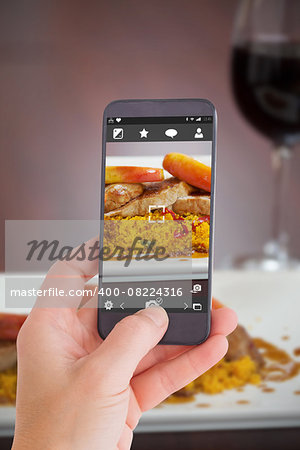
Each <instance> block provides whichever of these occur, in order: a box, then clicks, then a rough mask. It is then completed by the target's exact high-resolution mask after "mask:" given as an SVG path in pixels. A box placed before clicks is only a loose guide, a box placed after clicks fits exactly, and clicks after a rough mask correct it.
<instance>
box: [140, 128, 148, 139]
mask: <svg viewBox="0 0 300 450" xmlns="http://www.w3.org/2000/svg"><path fill="white" fill-rule="evenodd" d="M139 133H140V135H141V139H142V138H147V137H148V133H149V131H148V130H146V129H145V128H143V129H142V131H139Z"/></svg>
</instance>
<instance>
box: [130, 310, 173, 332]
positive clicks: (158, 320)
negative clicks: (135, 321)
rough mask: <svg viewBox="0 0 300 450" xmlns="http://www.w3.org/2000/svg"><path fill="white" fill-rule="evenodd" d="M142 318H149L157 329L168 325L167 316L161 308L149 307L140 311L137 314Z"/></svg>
mask: <svg viewBox="0 0 300 450" xmlns="http://www.w3.org/2000/svg"><path fill="white" fill-rule="evenodd" d="M137 314H141V315H143V316H147V317H149V319H151V320H152V321H153V322H154V323H155V325H156V326H157V327H160V328H161V327H164V326H165V325H166V324H167V323H168V314H167V313H166V311H165V310H164V308H162V307H161V306H151V307H150V308H146V309H141V310H140V311H138V312H137Z"/></svg>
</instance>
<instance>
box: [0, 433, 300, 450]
mask: <svg viewBox="0 0 300 450" xmlns="http://www.w3.org/2000/svg"><path fill="white" fill-rule="evenodd" d="M299 442H300V428H282V429H277V430H274V429H269V430H235V431H200V432H195V433H151V434H137V435H136V436H135V438H134V441H133V444H132V448H131V450H153V449H155V448H157V449H159V450H199V449H200V448H201V450H219V449H220V450H221V449H226V450H241V449H242V450H254V449H255V450H269V449H270V450H282V449H283V448H284V449H286V450H299ZM11 445H12V438H0V449H1V450H10V449H11Z"/></svg>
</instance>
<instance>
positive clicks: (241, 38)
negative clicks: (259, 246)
mask: <svg viewBox="0 0 300 450" xmlns="http://www.w3.org/2000/svg"><path fill="white" fill-rule="evenodd" d="M231 80H232V90H233V94H234V97H235V100H236V103H237V105H238V107H239V109H240V111H241V113H242V114H243V116H244V117H245V118H246V119H247V120H248V122H249V123H250V124H251V125H252V126H253V127H254V128H255V129H256V130H257V131H259V132H260V133H262V134H263V135H265V136H267V137H268V138H269V139H270V140H271V141H272V144H273V145H272V158H271V161H272V168H273V173H274V198H273V213H272V214H273V217H272V236H271V239H270V240H269V242H267V243H266V244H265V246H264V248H263V252H262V254H259V255H253V256H242V257H239V258H236V259H235V261H234V262H233V266H234V267H239V268H260V269H264V270H278V269H284V268H290V267H300V265H299V261H297V260H295V259H292V258H291V257H290V255H289V248H288V241H289V239H288V233H287V231H286V229H285V210H284V206H285V203H286V195H287V188H288V181H289V173H288V172H289V166H290V163H291V158H292V155H293V148H294V146H295V145H296V144H297V143H298V142H300V1H299V0H276V1H274V0H242V1H240V5H239V8H238V11H237V16H236V21H235V26H234V33H233V48H232V57H231Z"/></svg>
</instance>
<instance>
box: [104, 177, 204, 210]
mask: <svg viewBox="0 0 300 450" xmlns="http://www.w3.org/2000/svg"><path fill="white" fill-rule="evenodd" d="M193 190H195V188H193V187H192V186H190V185H189V184H187V183H186V182H185V181H180V180H178V179H177V178H173V177H172V178H168V179H167V180H164V181H161V182H157V183H149V184H146V185H145V190H144V192H143V193H142V194H141V195H139V196H138V197H137V198H135V199H133V200H131V201H130V202H128V203H126V204H125V205H124V206H122V207H121V208H118V209H114V210H111V211H109V212H108V213H107V214H106V216H107V217H109V216H122V217H128V216H143V215H145V214H148V212H149V206H152V207H153V206H158V207H159V206H162V205H164V206H170V205H173V203H175V202H176V200H177V199H178V198H179V197H184V196H186V195H189V194H190V193H191V192H192V191H193ZM153 209H154V208H153Z"/></svg>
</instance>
